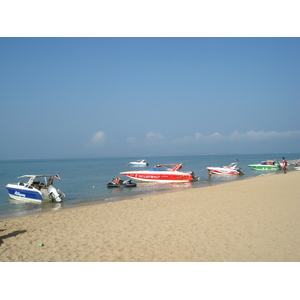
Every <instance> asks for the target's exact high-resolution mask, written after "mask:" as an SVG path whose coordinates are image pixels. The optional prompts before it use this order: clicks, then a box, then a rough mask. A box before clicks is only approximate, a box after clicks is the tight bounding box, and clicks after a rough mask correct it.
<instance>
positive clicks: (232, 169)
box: [206, 162, 245, 177]
mask: <svg viewBox="0 0 300 300" xmlns="http://www.w3.org/2000/svg"><path fill="white" fill-rule="evenodd" d="M237 165H238V163H236V162H234V163H231V164H230V165H229V166H222V167H207V168H206V169H207V170H208V172H209V174H208V177H210V175H211V174H218V175H244V174H245V172H244V171H243V170H242V169H241V168H238V166H237Z"/></svg>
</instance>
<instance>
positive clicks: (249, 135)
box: [174, 130, 300, 144]
mask: <svg viewBox="0 0 300 300" xmlns="http://www.w3.org/2000/svg"><path fill="white" fill-rule="evenodd" d="M299 137H300V131H285V132H276V131H268V132H267V131H253V130H251V131H248V132H245V133H239V132H238V131H234V132H232V133H230V134H229V135H222V134H221V133H219V132H215V133H212V134H209V135H203V134H202V133H200V132H196V133H195V134H194V136H185V137H183V138H179V139H177V140H175V141H174V143H177V144H192V143H193V144H199V143H200V144H212V143H217V142H222V141H229V142H251V141H265V140H275V139H277V140H279V139H288V138H299Z"/></svg>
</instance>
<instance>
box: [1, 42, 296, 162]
mask: <svg viewBox="0 0 300 300" xmlns="http://www.w3.org/2000/svg"><path fill="white" fill-rule="evenodd" d="M299 53H300V39H299V38H276V37H275V38H264V37H262V38H251V37H249V38H239V37H236V38H214V37H211V38H209V37H208V38H206V37H198V38H197V37H195V38H187V37H186V38H184V37H183V38H150V37H149V38H148V37H147V38H140V37H137V38H134V37H133V38H117V37H114V38H104V37H98V38H97V37H95V38H64V37H62V38H18V37H16V38H5V37H2V38H0V65H1V68H0V114H1V118H0V141H1V148H0V159H31V158H74V157H109V156H132V157H136V158H143V157H144V156H152V155H198V154H199V155H200V154H218V153H237V154H247V153H250V154H251V153H270V152H271V153H279V152H300V122H299V111H300V101H299V95H300V84H299V82H300V56H299Z"/></svg>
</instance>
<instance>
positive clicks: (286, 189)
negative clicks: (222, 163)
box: [0, 171, 300, 262]
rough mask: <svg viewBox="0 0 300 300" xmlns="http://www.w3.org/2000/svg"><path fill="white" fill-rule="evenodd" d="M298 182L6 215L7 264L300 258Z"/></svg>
mask: <svg viewBox="0 0 300 300" xmlns="http://www.w3.org/2000/svg"><path fill="white" fill-rule="evenodd" d="M299 183H300V172H297V171H294V172H288V173H287V174H282V173H281V174H274V175H265V176H258V177H255V178H250V179H245V180H239V181H232V182H228V183H224V184H220V185H215V186H210V187H203V188H194V189H186V190H181V191H176V192H171V193H163V194H157V195H151V196H142V197H139V198H134V199H130V200H124V201H117V202H110V203H100V204H93V205H85V206H80V207H75V208H70V209H62V210H59V211H51V212H45V213H38V214H33V215H28V216H23V217H18V218H11V219H2V220H0V244H1V245H0V261H1V262H225V261H227V262H299V261H300V218H299V216H300V189H299V186H298V184H299ZM41 243H42V244H43V245H42V246H41V245H39V244H41Z"/></svg>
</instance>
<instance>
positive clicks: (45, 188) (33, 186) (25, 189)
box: [6, 174, 65, 202]
mask: <svg viewBox="0 0 300 300" xmlns="http://www.w3.org/2000/svg"><path fill="white" fill-rule="evenodd" d="M18 178H29V179H28V181H27V182H26V183H24V182H23V181H19V182H18V183H8V184H7V185H6V188H7V190H8V194H9V196H10V197H11V198H12V199H15V200H31V201H38V202H41V201H43V200H46V201H51V202H61V201H62V199H63V198H65V194H64V193H63V192H62V191H60V190H59V189H58V188H56V187H55V186H54V185H53V178H55V179H57V180H61V179H60V177H59V175H58V174H55V175H23V176H20V177H18Z"/></svg>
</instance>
